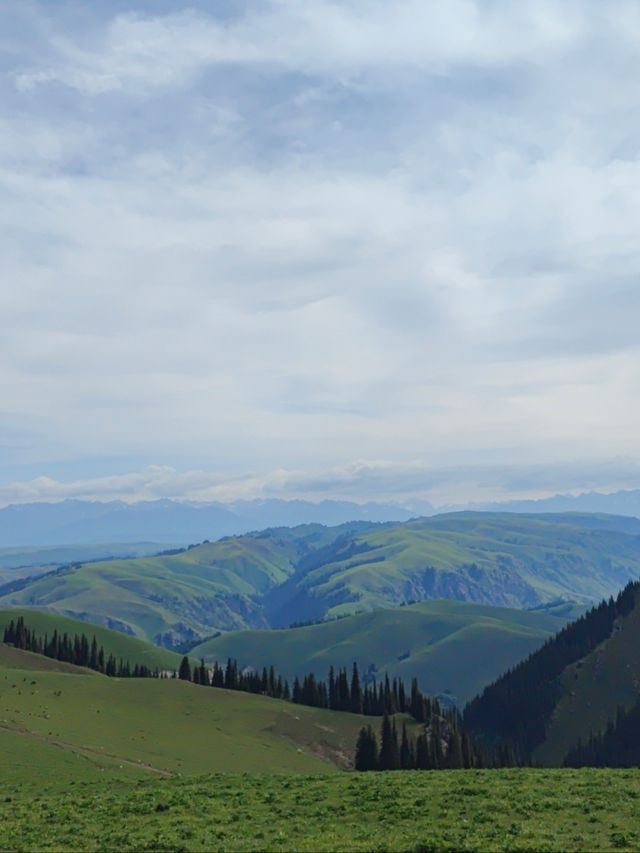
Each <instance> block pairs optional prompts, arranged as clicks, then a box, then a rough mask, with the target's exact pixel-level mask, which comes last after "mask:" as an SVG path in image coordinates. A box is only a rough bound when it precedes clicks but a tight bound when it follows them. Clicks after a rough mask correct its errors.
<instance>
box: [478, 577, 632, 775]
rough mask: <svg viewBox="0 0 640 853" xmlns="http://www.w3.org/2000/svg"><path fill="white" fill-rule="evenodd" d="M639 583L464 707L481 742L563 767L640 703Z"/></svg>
mask: <svg viewBox="0 0 640 853" xmlns="http://www.w3.org/2000/svg"><path fill="white" fill-rule="evenodd" d="M639 648H640V583H637V582H636V583H631V584H629V585H628V586H627V587H626V588H625V589H624V590H623V591H622V592H621V593H620V594H619V595H618V597H617V598H616V599H615V600H613V599H610V600H609V601H608V602H603V603H602V604H600V605H599V606H598V607H596V608H593V609H592V610H591V611H589V612H588V613H587V614H585V615H584V616H583V617H581V618H580V619H578V620H577V621H576V622H574V623H572V624H571V625H568V626H567V627H566V628H564V629H563V630H562V631H561V632H560V633H559V634H558V635H556V636H555V637H553V638H552V639H550V640H549V641H548V642H547V643H546V644H545V645H544V646H543V647H542V648H541V649H540V650H539V651H537V652H535V653H534V654H533V655H531V657H530V658H528V659H527V660H526V661H524V662H522V663H521V664H520V665H519V666H517V667H516V668H515V669H514V670H513V671H511V672H507V673H506V674H505V675H503V676H502V677H501V678H499V679H498V680H497V681H496V682H495V683H494V684H492V685H490V686H489V687H487V688H486V689H485V690H484V691H483V693H482V695H481V696H479V697H477V698H476V699H474V700H473V701H472V702H471V703H469V705H468V706H467V708H466V709H465V723H466V724H467V726H468V727H469V728H470V730H471V731H472V732H473V733H474V734H476V735H477V736H480V737H484V738H485V739H487V740H489V741H500V740H503V741H505V742H508V743H510V744H512V745H513V746H514V748H515V749H516V752H517V753H519V754H520V755H521V756H522V757H524V758H527V757H531V758H532V759H533V760H534V761H536V762H541V763H543V764H546V765H558V764H561V763H562V760H563V759H564V757H565V756H566V754H567V752H568V751H569V750H570V749H571V748H573V747H574V746H575V745H576V744H577V742H578V740H579V739H581V740H582V741H583V742H585V741H586V740H587V739H588V738H589V735H590V734H591V733H593V734H597V733H599V732H602V731H603V730H604V729H605V727H606V726H607V723H608V721H609V720H613V719H615V716H616V712H617V709H618V707H619V706H622V707H624V708H630V707H632V706H633V704H634V703H635V702H637V701H638V699H639V697H640V656H639V655H638V649H639Z"/></svg>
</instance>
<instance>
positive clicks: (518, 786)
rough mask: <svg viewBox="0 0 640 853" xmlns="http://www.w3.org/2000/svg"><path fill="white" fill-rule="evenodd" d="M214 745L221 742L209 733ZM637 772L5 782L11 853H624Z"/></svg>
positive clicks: (634, 836)
mask: <svg viewBox="0 0 640 853" xmlns="http://www.w3.org/2000/svg"><path fill="white" fill-rule="evenodd" d="M212 740H215V739H214V738H212ZM639 805H640V774H639V773H638V772H637V771H629V770H625V771H604V770H581V771H570V770H546V771H545V770H495V771H435V772H422V773H420V772H396V773H364V774H356V773H341V774H335V775H321V776H317V775H304V774H303V775H294V774H288V775H284V774H282V775H264V774H261V773H253V774H238V773H228V774H215V775H206V776H200V777H195V778H184V777H182V778H180V777H175V776H174V777H172V778H147V779H141V780H133V779H131V778H128V779H127V778H125V777H124V776H123V777H121V778H118V779H112V780H108V781H107V780H103V782H102V784H96V781H95V780H92V779H89V778H82V777H79V778H78V779H77V780H75V781H74V780H72V781H71V782H70V783H68V782H67V783H66V784H65V785H64V786H63V785H57V784H52V783H50V782H48V781H47V780H46V778H45V775H44V774H42V776H41V777H40V779H39V780H38V782H36V783H34V784H21V783H19V782H18V783H17V784H16V782H15V781H12V780H11V779H10V778H7V774H6V775H5V778H4V779H3V782H2V785H1V786H0V845H1V846H2V848H3V849H10V850H70V851H74V850H77V851H80V850H83V851H84V850H87V851H105V850H175V851H192V850H193V851H209V850H226V851H244V850H254V851H263V850H264V851H272V850H273V851H290V850H301V851H302V850H306V851H327V850H345V851H350V850H354V851H356V850H362V851H365V850H374V851H387V850H388V851H414V853H425V851H436V850H451V851H453V850H483V851H492V850H501V851H507V850H509V851H513V850H537V851H570V850H619V849H622V850H623V849H638V846H639V845H640V824H639V822H638V806H639Z"/></svg>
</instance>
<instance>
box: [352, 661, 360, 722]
mask: <svg viewBox="0 0 640 853" xmlns="http://www.w3.org/2000/svg"><path fill="white" fill-rule="evenodd" d="M350 704H351V708H350V710H351V713H352V714H361V713H362V711H363V701H362V688H361V686H360V675H359V673H358V664H357V663H356V662H355V661H354V662H353V672H352V675H351V696H350Z"/></svg>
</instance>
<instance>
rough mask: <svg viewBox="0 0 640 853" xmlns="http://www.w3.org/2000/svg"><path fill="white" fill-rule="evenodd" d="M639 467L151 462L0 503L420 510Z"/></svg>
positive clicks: (597, 485)
mask: <svg viewBox="0 0 640 853" xmlns="http://www.w3.org/2000/svg"><path fill="white" fill-rule="evenodd" d="M639 477H640V467H639V466H638V464H637V463H636V462H635V461H634V460H631V459H629V458H624V457H621V458H618V459H615V460H612V461H611V462H610V463H608V464H607V465H602V466H597V467H596V468H595V469H594V468H592V471H591V473H590V474H589V476H588V477H585V466H584V462H583V461H582V460H573V461H571V462H561V463H560V464H558V465H555V466H542V465H538V466H536V465H530V466H510V465H501V464H475V465H466V466H465V465H458V466H451V467H448V468H444V467H441V468H438V467H434V466H432V465H429V464H427V463H425V462H423V461H420V460H413V461H411V462H407V463H404V464H402V463H400V464H399V463H396V462H391V461H388V460H359V461H355V462H352V463H350V464H348V465H345V466H343V467H335V468H332V469H326V470H324V471H321V470H311V469H310V470H302V469H283V468H280V469H274V470H270V471H265V472H255V473H251V474H244V475H242V476H236V477H229V476H225V475H224V474H221V473H217V474H216V473H213V472H211V471H204V470H191V471H182V472H180V471H176V470H175V469H174V468H171V467H170V466H163V465H150V466H149V467H147V468H146V469H144V470H143V471H136V472H130V473H126V474H117V475H109V476H104V477H95V478H91V479H84V480H69V481H61V480H58V479H55V478H51V477H36V478H34V479H32V480H29V481H21V482H13V483H8V484H6V485H3V486H0V506H4V505H8V504H21V503H31V502H37V501H51V502H57V501H63V500H69V499H76V500H94V501H113V500H121V501H125V502H128V503H130V502H135V501H144V500H160V499H172V500H186V501H191V502H218V503H233V502H235V501H241V500H252V499H256V498H258V499H269V498H278V499H284V500H294V499H306V500H311V501H320V500H323V499H326V498H329V499H330V498H336V497H339V498H341V499H347V500H352V501H355V502H366V501H368V500H370V499H371V497H372V496H374V497H375V499H376V500H377V501H378V502H381V503H386V504H389V503H396V504H398V505H402V506H405V507H408V508H411V507H416V508H417V509H416V511H418V512H420V511H421V508H422V507H424V506H425V505H426V503H430V502H433V503H435V504H436V505H438V506H440V507H442V508H445V509H446V508H447V507H450V506H453V505H461V504H464V503H465V502H467V501H473V502H476V503H477V502H482V501H493V500H504V499H507V498H514V497H515V498H525V499H526V498H538V497H546V496H550V495H554V494H556V493H557V492H558V491H559V490H560V489H563V490H564V491H565V492H573V493H576V494H577V493H580V492H581V491H583V490H584V489H585V488H587V489H601V490H605V491H613V490H615V489H624V488H629V487H633V486H634V485H637V483H638V480H639Z"/></svg>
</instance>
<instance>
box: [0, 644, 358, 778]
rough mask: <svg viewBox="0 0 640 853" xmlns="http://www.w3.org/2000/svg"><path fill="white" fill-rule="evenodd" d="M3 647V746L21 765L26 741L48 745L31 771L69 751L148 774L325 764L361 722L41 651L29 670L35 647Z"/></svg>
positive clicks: (347, 744)
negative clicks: (93, 669) (64, 664)
mask: <svg viewBox="0 0 640 853" xmlns="http://www.w3.org/2000/svg"><path fill="white" fill-rule="evenodd" d="M0 648H1V646H0ZM5 649H6V647H5ZM10 653H12V659H11V660H7V659H6V658H5V660H4V663H3V661H2V657H1V656H0V709H1V711H0V731H1V732H2V733H3V736H4V737H3V742H4V743H5V744H8V745H9V746H8V747H7V748H8V749H9V750H10V752H9V754H11V755H13V756H14V758H15V759H16V760H19V761H20V763H21V764H22V765H23V766H25V765H26V766H27V768H28V762H29V760H30V756H31V757H33V756H34V755H35V756H38V755H39V753H38V750H37V749H36V748H35V745H37V744H42V745H44V746H45V747H56V748H57V750H56V751H51V750H50V749H48V748H47V749H44V750H43V751H42V755H41V756H40V757H38V758H37V764H36V767H37V774H38V778H41V777H43V776H46V775H48V774H55V773H57V772H58V769H59V761H58V760H59V759H60V760H62V759H64V760H63V761H62V765H63V767H64V766H68V758H69V755H72V756H74V757H75V759H76V761H77V766H78V767H79V768H85V767H87V765H95V764H96V762H97V763H98V766H107V767H108V768H110V769H111V770H115V769H119V768H120V766H122V767H123V768H129V769H130V768H132V767H133V768H135V769H137V770H142V771H144V772H147V773H151V774H153V775H162V774H168V773H190V774H193V773H205V772H213V771H235V772H245V771H252V772H256V771H258V770H263V771H265V772H293V773H331V772H334V771H335V770H336V769H337V767H340V766H345V765H348V764H349V763H350V762H351V756H352V750H353V747H354V744H355V740H356V737H357V733H358V731H359V729H360V727H361V726H362V725H363V723H364V718H363V717H359V716H357V715H355V714H342V713H337V712H333V711H323V710H320V709H316V708H308V707H305V706H301V705H294V704H292V703H289V702H282V701H278V700H275V699H269V698H267V697H264V696H256V695H251V694H246V693H240V692H236V691H227V690H219V689H214V688H207V687H197V686H195V685H192V684H190V683H185V682H182V681H178V680H172V679H168V680H166V679H133V678H130V679H114V678H106V677H105V676H102V675H99V674H96V673H90V672H89V671H87V670H81V669H80V668H79V667H72V668H69V669H68V670H67V671H64V672H62V671H60V670H59V668H53V667H52V664H55V663H56V662H52V661H48V660H47V659H46V658H41V657H40V658H39V659H40V660H41V661H42V662H43V664H42V666H43V669H41V670H36V669H34V665H35V662H34V658H38V657H39V656H37V655H31V654H29V653H28V652H19V651H17V650H15V649H11V650H10ZM16 655H17V656H21V657H22V658H23V659H24V664H22V666H23V668H18V666H19V665H20V664H19V662H17V661H16V659H15V657H16ZM21 756H22V757H21ZM104 762H106V765H105V764H104ZM34 770H35V768H33V767H32V768H31V774H33V772H34ZM116 775H117V774H116ZM28 776H29V772H28V769H27V771H25V773H24V774H23V778H25V779H26V778H28Z"/></svg>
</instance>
